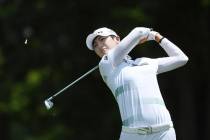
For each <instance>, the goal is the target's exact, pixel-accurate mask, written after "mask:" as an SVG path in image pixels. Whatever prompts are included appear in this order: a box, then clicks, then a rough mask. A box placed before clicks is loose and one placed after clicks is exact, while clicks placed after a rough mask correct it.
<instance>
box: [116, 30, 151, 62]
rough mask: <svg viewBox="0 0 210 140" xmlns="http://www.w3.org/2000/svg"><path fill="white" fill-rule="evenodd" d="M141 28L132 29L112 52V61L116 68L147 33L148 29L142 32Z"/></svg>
mask: <svg viewBox="0 0 210 140" xmlns="http://www.w3.org/2000/svg"><path fill="white" fill-rule="evenodd" d="M142 29H143V28H142V27H137V28H134V29H133V30H132V31H131V32H130V33H129V34H128V35H127V36H126V37H125V38H124V39H123V40H122V41H121V42H120V43H119V44H118V46H117V47H116V48H114V50H113V51H112V61H113V64H114V65H115V66H116V65H118V64H120V63H121V62H122V61H123V59H124V57H125V55H127V54H128V53H129V52H130V51H131V50H132V49H133V48H134V47H135V46H136V45H137V44H138V43H139V41H140V40H141V39H142V38H143V37H144V36H145V35H146V34H148V33H147V32H149V28H144V31H143V32H142Z"/></svg>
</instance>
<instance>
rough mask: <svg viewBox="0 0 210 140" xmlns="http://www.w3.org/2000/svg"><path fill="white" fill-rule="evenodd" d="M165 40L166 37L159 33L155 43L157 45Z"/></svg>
mask: <svg viewBox="0 0 210 140" xmlns="http://www.w3.org/2000/svg"><path fill="white" fill-rule="evenodd" d="M163 38H164V37H163V36H162V35H160V34H159V33H158V34H156V35H155V41H156V42H157V43H160V42H161V41H162V40H163Z"/></svg>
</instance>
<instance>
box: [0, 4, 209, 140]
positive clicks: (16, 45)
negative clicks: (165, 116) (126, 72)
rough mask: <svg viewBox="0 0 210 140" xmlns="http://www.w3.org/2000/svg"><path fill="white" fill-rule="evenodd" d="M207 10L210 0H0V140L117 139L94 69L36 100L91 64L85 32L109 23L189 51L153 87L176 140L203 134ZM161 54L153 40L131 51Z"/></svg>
mask: <svg viewBox="0 0 210 140" xmlns="http://www.w3.org/2000/svg"><path fill="white" fill-rule="evenodd" d="M209 14H210V0H172V1H167V0H158V1H157V0H132V1H131V0H106V1H100V0H88V1H85V0H63V1H55V0H30V1H29V0H28V1H27V0H0V140H84V139H85V140H117V139H119V135H120V131H121V121H120V115H119V111H118V107H117V104H116V102H115V99H114V97H113V96H112V94H111V92H110V90H109V89H108V88H107V87H106V85H105V84H104V82H103V81H102V79H101V77H100V74H99V71H98V70H97V71H95V72H94V73H92V74H91V75H89V76H88V77H86V78H85V79H83V80H82V81H80V82H79V83H78V84H76V85H75V86H73V87H72V88H70V89H68V90H67V91H65V93H64V94H62V95H60V96H58V97H57V98H56V100H54V103H55V106H54V107H53V109H52V110H50V111H48V110H46V108H45V106H44V104H43V101H44V100H45V99H46V98H48V97H49V96H51V95H53V94H54V93H56V92H57V91H58V90H60V89H62V88H63V87H65V86H66V85H67V84H69V83H70V82H71V81H73V80H75V79H76V78H78V77H79V76H81V75H82V74H83V73H85V72H86V71H88V70H89V69H91V68H92V67H94V66H95V65H97V63H98V62H99V60H100V59H99V58H98V57H97V56H96V55H95V54H94V53H92V52H90V51H89V50H88V49H87V48H86V45H85V39H86V36H87V35H88V34H89V33H90V32H92V31H93V30H94V29H96V28H99V27H109V28H112V29H114V30H115V31H116V32H117V33H118V34H119V35H120V36H121V37H122V38H123V37H125V36H126V35H127V34H128V33H129V32H130V31H131V30H132V29H133V28H135V27H137V26H145V27H152V28H153V29H154V30H156V31H158V32H160V33H161V34H162V35H164V36H166V37H167V38H168V39H170V40H171V41H172V42H174V43H175V44H177V45H178V46H179V47H180V48H181V49H182V50H183V51H184V52H185V53H186V54H187V55H188V57H189V59H190V60H189V62H188V64H187V65H186V66H184V67H182V68H180V69H177V70H174V71H171V72H168V73H165V74H161V75H159V76H158V79H159V83H160V88H161V91H162V94H163V97H164V99H165V102H166V105H167V107H168V109H169V111H170V113H171V116H172V119H173V121H174V127H175V129H176V133H177V139H178V140H186V139H189V140H206V139H208V137H209V136H208V133H209V132H208V131H209V130H210V120H209V118H210V106H209V100H210V95H209V91H210V86H209V80H210V76H209V64H210V63H209V60H210V57H209V52H210V43H209V37H210V29H209V25H210V22H209V21H210V20H209V19H210V15H209ZM25 39H28V43H27V44H24V42H25ZM156 46H157V47H156ZM165 55H166V54H165V52H164V51H163V50H162V49H160V48H159V47H158V44H156V43H154V42H148V43H145V44H144V45H143V46H142V47H136V48H135V49H134V50H133V51H132V52H131V56H132V57H134V58H136V57H142V56H144V57H161V56H165Z"/></svg>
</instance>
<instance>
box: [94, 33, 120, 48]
mask: <svg viewBox="0 0 210 140" xmlns="http://www.w3.org/2000/svg"><path fill="white" fill-rule="evenodd" d="M109 36H110V37H111V38H112V39H114V38H115V37H116V36H115V35H109ZM107 37H108V36H107ZM96 38H98V36H96V37H95V38H94V39H93V42H92V46H93V48H94V42H95V40H96Z"/></svg>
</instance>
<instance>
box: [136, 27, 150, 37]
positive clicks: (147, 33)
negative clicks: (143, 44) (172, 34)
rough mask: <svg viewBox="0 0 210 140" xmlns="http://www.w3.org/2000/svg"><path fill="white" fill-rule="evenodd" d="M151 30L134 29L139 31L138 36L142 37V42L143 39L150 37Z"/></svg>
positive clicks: (143, 28) (144, 28)
mask: <svg viewBox="0 0 210 140" xmlns="http://www.w3.org/2000/svg"><path fill="white" fill-rule="evenodd" d="M150 30H151V29H150V28H146V27H136V28H135V29H134V31H137V32H138V34H139V33H140V34H139V35H140V40H142V39H143V38H146V37H147V36H148V35H149V33H150Z"/></svg>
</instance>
